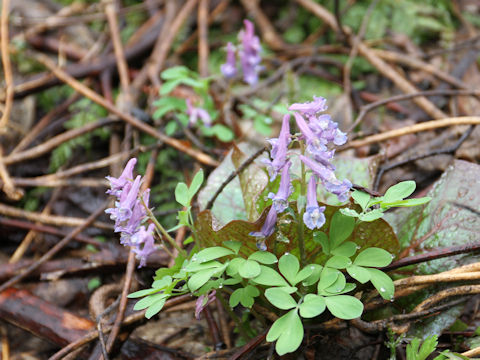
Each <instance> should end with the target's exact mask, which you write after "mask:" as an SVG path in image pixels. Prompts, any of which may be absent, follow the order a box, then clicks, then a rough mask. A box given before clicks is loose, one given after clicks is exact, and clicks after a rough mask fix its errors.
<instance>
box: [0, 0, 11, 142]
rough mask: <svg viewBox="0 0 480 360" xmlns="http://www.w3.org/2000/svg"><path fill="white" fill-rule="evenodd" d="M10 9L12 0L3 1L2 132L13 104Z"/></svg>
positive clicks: (0, 26) (0, 29)
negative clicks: (3, 102)
mask: <svg viewBox="0 0 480 360" xmlns="http://www.w3.org/2000/svg"><path fill="white" fill-rule="evenodd" d="M9 11H10V0H3V1H2V15H1V17H0V32H1V34H0V40H1V42H2V43H1V46H0V51H1V54H2V64H3V74H4V77H5V88H6V89H5V90H6V94H5V108H4V109H3V114H2V118H1V119H0V133H1V132H3V133H4V132H6V131H7V126H8V122H9V119H10V112H11V111H12V106H13V75H12V64H11V62H10V53H9V51H8V46H9V43H10V42H9V36H8V13H9Z"/></svg>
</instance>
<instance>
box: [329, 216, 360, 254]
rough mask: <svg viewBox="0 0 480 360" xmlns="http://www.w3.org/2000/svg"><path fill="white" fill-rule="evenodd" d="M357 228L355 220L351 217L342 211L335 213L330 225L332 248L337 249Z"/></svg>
mask: <svg viewBox="0 0 480 360" xmlns="http://www.w3.org/2000/svg"><path fill="white" fill-rule="evenodd" d="M354 228H355V220H354V219H353V218H352V217H350V216H345V215H343V214H342V213H341V212H340V211H337V212H335V214H333V216H332V220H331V223H330V231H329V238H330V246H331V249H335V248H336V247H337V246H338V245H340V244H341V243H342V242H343V241H345V240H346V239H347V238H348V237H349V236H350V235H351V234H352V232H353V229H354Z"/></svg>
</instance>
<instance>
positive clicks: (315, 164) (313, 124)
mask: <svg viewBox="0 0 480 360" xmlns="http://www.w3.org/2000/svg"><path fill="white" fill-rule="evenodd" d="M288 109H289V110H290V111H293V116H294V118H295V122H296V124H297V127H298V128H299V130H300V132H301V134H300V136H299V137H298V139H299V140H303V141H305V144H306V153H305V154H304V155H300V156H299V157H300V160H301V161H302V162H303V163H304V164H305V165H306V166H307V167H308V168H309V169H310V170H311V171H312V173H313V174H312V176H311V177H310V180H309V182H308V187H307V204H306V208H305V212H304V214H303V222H304V223H305V225H306V226H307V227H308V228H309V229H311V230H313V229H315V228H321V227H322V226H323V224H325V215H324V214H323V212H324V211H325V207H324V206H319V205H318V201H317V185H318V184H319V183H320V182H321V183H322V184H323V186H324V187H325V189H326V190H327V191H328V192H331V193H333V194H335V195H337V197H338V200H339V201H342V202H343V201H346V200H347V199H348V193H349V190H350V188H351V187H352V183H351V182H350V181H349V180H347V179H345V180H343V181H340V180H338V179H337V177H336V176H335V172H334V171H335V167H334V166H333V164H332V163H331V160H332V159H333V156H334V153H335V150H333V149H330V148H329V147H328V146H329V144H330V143H332V144H333V145H343V144H345V142H346V141H347V136H346V134H345V133H343V132H342V131H340V130H339V129H338V124H337V123H335V122H334V121H332V119H331V118H330V116H329V115H326V114H321V115H319V114H318V113H320V112H323V111H325V110H326V109H327V106H326V100H325V99H324V98H322V97H314V101H312V102H308V103H303V104H293V105H292V106H290V107H289V108H288ZM289 121H290V115H288V114H287V115H285V116H284V118H283V122H282V129H281V130H280V134H279V136H278V138H274V139H270V140H268V141H269V143H270V144H271V146H272V150H271V151H270V155H271V159H264V160H263V162H264V164H265V165H266V167H267V170H268V173H269V176H270V181H273V180H275V178H276V177H277V175H278V174H279V173H281V179H280V186H279V189H278V192H277V193H276V194H274V193H270V194H269V195H268V197H269V198H270V199H272V207H271V208H270V211H269V212H268V214H267V217H266V219H265V222H264V224H263V226H262V228H261V230H260V231H258V232H252V233H250V235H252V236H256V237H259V238H263V239H265V238H267V237H268V236H270V235H271V234H272V233H273V231H274V229H275V223H276V221H277V214H279V213H282V212H283V211H285V209H286V208H287V207H288V198H289V196H290V195H291V194H292V185H291V181H290V167H291V161H290V160H289V154H288V146H289V144H290V142H291V137H292V135H291V134H290V124H289ZM260 244H261V247H262V248H264V247H265V244H264V243H263V242H260Z"/></svg>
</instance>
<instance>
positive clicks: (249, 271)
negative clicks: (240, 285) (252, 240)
mask: <svg viewBox="0 0 480 360" xmlns="http://www.w3.org/2000/svg"><path fill="white" fill-rule="evenodd" d="M261 271H262V270H261V268H260V265H259V264H258V262H256V261H253V260H246V261H245V262H244V263H243V264H242V265H241V266H240V267H239V268H238V274H239V275H240V276H241V277H243V278H245V279H251V278H254V277H255V276H258V275H259V274H260V272H261Z"/></svg>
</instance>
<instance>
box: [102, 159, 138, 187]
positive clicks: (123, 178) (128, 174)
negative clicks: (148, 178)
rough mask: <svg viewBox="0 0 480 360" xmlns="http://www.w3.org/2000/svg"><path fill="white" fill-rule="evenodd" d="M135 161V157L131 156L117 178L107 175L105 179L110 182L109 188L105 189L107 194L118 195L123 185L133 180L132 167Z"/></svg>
mask: <svg viewBox="0 0 480 360" xmlns="http://www.w3.org/2000/svg"><path fill="white" fill-rule="evenodd" d="M136 163H137V159H135V158H132V159H130V160H129V161H128V162H127V165H125V169H124V170H123V172H122V175H120V177H119V178H114V177H112V176H107V180H108V181H109V182H110V188H111V189H109V190H107V194H110V195H115V196H119V195H120V193H121V191H122V189H123V187H124V186H125V185H126V184H127V183H128V182H130V181H132V180H133V168H134V167H135V164H136Z"/></svg>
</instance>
